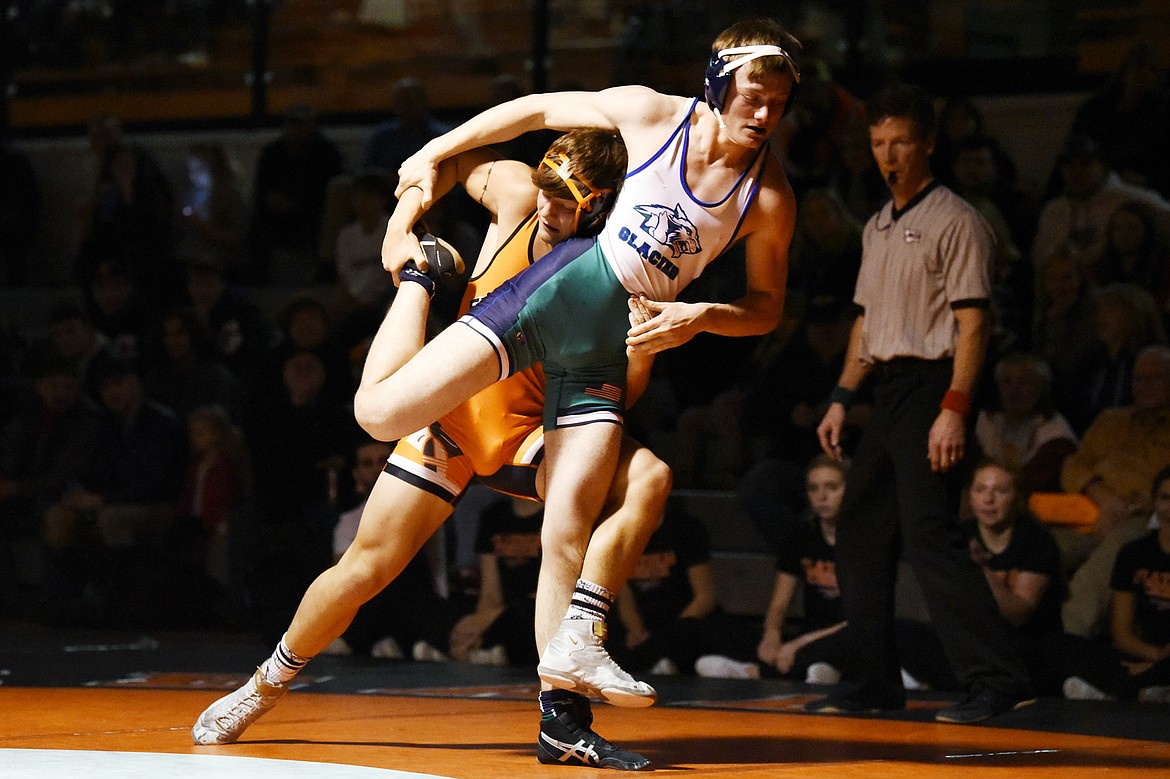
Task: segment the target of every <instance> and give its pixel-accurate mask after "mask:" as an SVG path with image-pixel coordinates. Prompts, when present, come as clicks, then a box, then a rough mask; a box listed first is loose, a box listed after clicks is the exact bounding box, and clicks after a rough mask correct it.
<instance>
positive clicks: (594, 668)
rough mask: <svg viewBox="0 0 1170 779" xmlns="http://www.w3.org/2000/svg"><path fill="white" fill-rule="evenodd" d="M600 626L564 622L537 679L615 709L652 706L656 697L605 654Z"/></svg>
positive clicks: (547, 652)
mask: <svg viewBox="0 0 1170 779" xmlns="http://www.w3.org/2000/svg"><path fill="white" fill-rule="evenodd" d="M605 637H606V628H605V624H604V623H602V622H592V621H589V620H584V619H566V620H564V621H562V622H561V626H560V627H559V628H558V629H557V632H556V633H555V634H554V635H553V637H552V640H551V641H549V642H548V648H547V649H545V650H544V655H543V656H542V657H541V658H540V665H538V666H537V668H536V671H537V673H538V674H540V678H541V679H542V680H543V681H545V682H548V683H549V684H551V685H552V686H553V687H559V688H561V689H563V690H574V691H576V692H579V693H581V694H583V695H589V696H592V697H594V698H600V699H601V700H603V701H605V702H606V703H612V704H613V705H614V706H625V707H629V708H640V707H643V706H651V705H653V704H654V701H655V700H657V699H658V693H657V692H655V691H654V688H653V687H651V686H650V685H648V684H646V683H645V682H639V681H638V680H636V679H634V677H632V676H630V675H629V674H628V673H626V672H625V671H623V670H622V668H621V666H619V665H618V664H617V663H615V662H614V661H613V658H612V657H610V656H609V652H606V651H605Z"/></svg>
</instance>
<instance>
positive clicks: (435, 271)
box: [398, 233, 466, 297]
mask: <svg viewBox="0 0 1170 779" xmlns="http://www.w3.org/2000/svg"><path fill="white" fill-rule="evenodd" d="M418 245H419V246H421V247H422V251H423V257H424V258H425V259H426V261H427V269H426V270H425V271H424V270H420V269H419V267H418V265H417V264H416V263H415V261H414V260H411V261H410V262H408V263H406V265H404V266H403V268H402V270H401V271H399V273H398V280H399V281H413V282H415V283H416V284H421V285H422V287H423V289H425V290H426V291H427V295H429V296H430V297H434V296H435V289H436V288H437V286H438V284H439V281H440V280H441V279H444V278H447V277H449V276H457V275H459V274H460V273H462V272H463V271H464V269H465V268H466V265H464V263H463V257H462V255H460V254H459V250H457V249H456V248H455V247H454V246H452V245H451V244H449V243H447V242H446V241H444V240H443V239H442V238H439V237H436V236H434V235H431V234H430V233H425V234H424V235H423V236H422V237H421V238H419V239H418Z"/></svg>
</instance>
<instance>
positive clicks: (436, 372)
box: [353, 323, 616, 451]
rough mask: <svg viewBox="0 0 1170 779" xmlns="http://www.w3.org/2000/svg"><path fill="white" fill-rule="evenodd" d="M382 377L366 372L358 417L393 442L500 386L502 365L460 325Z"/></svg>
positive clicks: (359, 394) (367, 428)
mask: <svg viewBox="0 0 1170 779" xmlns="http://www.w3.org/2000/svg"><path fill="white" fill-rule="evenodd" d="M383 324H385V323H383ZM383 334H384V333H382V332H379V335H383ZM385 335H387V336H388V337H389V336H392V333H389V332H387V333H385ZM383 340H386V339H383ZM367 373H368V375H367ZM380 373H382V372H381V371H373V370H371V371H368V372H365V371H364V372H363V374H362V381H361V384H360V385H359V386H358V391H357V394H356V395H355V396H354V401H353V410H354V417H355V418H356V419H357V422H358V424H359V425H361V426H362V428H363V429H365V431H366V432H368V433H369V434H370V435H372V436H373V437H374V438H377V439H379V440H382V441H393V440H395V439H397V438H401V437H402V436H405V435H410V434H411V433H413V432H414V431H416V430H421V429H422V428H423V427H426V426H427V425H429V424H430V423H431V422H434V421H435V420H436V419H438V418H440V417H442V416H443V415H444V414H446V413H447V412H449V411H451V409H453V408H455V407H456V406H458V405H459V404H460V403H462V402H463V401H465V400H467V399H468V398H470V397H471V396H472V395H474V394H475V393H477V392H479V391H480V390H481V389H483V388H484V387H487V386H488V385H490V384H492V383H493V382H495V381H497V380H498V379H499V378H500V365H499V357H498V356H497V355H496V352H495V350H494V349H493V348H492V346H491V345H490V344H489V343H488V341H487V340H486V339H485V338H483V336H481V335H479V334H477V333H476V332H475V331H474V330H472V329H471V328H470V327H467V326H465V325H462V324H458V323H456V324H453V325H451V326H450V327H448V328H447V329H445V330H444V331H443V332H441V333H439V335H438V336H436V337H435V339H434V340H432V341H431V342H430V343H428V344H427V345H426V346H424V347H423V348H422V350H421V351H419V352H418V354H416V355H415V356H414V357H411V358H410V359H409V360H407V362H406V363H405V364H404V365H402V367H400V368H398V369H397V370H394V371H391V372H390V373H388V374H387V375H384V376H380V375H379V374H380ZM615 451H616V447H615Z"/></svg>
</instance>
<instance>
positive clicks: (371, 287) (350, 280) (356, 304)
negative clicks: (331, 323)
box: [335, 173, 394, 333]
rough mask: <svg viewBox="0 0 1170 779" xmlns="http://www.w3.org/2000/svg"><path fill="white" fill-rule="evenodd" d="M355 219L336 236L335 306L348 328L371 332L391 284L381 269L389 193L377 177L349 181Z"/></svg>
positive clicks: (379, 318) (382, 178) (383, 179)
mask: <svg viewBox="0 0 1170 779" xmlns="http://www.w3.org/2000/svg"><path fill="white" fill-rule="evenodd" d="M352 192H353V197H352V203H353V211H354V214H355V218H354V220H353V221H352V222H350V223H349V224H347V225H346V226H345V227H343V228H342V229H341V232H340V233H339V234H338V236H337V250H336V257H335V260H336V262H337V280H338V282H339V283H338V292H339V295H338V298H339V300H338V304H337V305H336V306H335V308H336V310H337V311H338V313H339V314H341V315H342V316H343V317H346V318H348V319H349V324H348V327H345V328H344V329H352V330H354V331H355V332H356V331H362V332H366V333H369V332H373V331H374V330H376V329H377V327H378V324H379V323H380V322H381V321H382V314H383V313H385V310H386V306H387V305H388V304H389V301H390V298H391V297H392V296H393V294H394V282H393V280H392V278H391V276H390V274H389V273H387V272H386V270H385V268H383V267H382V239H383V238H384V237H385V235H386V221H387V220H388V219H389V218H390V204H391V203H392V202H393V197H394V195H393V191H392V190H391V189H390V185H389V184H388V183H387V182H386V177H385V175H383V174H381V173H364V174H362V175H359V176H356V177H355V178H354V180H353V188H352Z"/></svg>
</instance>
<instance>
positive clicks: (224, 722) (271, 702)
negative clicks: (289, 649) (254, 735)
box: [191, 668, 288, 744]
mask: <svg viewBox="0 0 1170 779" xmlns="http://www.w3.org/2000/svg"><path fill="white" fill-rule="evenodd" d="M286 692H288V685H285V684H272V683H271V682H268V681H267V680H265V678H264V674H263V673H262V672H261V671H260V669H259V668H257V669H256V673H254V674H252V678H250V679H248V681H247V682H246V683H245V684H244V686H243V687H241V688H240V689H238V690H236V691H235V692H233V693H229V694H228V695H225V696H223V697H222V698H220V699H219V700H217V701H216V702H215V703H213V704H211V705H210V706H208V707H207V709H206V710H204V712H203V713H202V714H200V715H199V719H197V720H196V721H195V726H194V727H192V728H191V739H192V740H193V741H194V742H195V743H196V744H230V743H232V742H233V741H235V740H236V739H238V738H239V737H240V736H241V735H243V733H244V731H245V730H247V729H248V726H249V725H251V724H252V723H253V722H255V721H256V720H258V719H260V716H261V715H262V714H264V712H266V711H268V710H269V709H271V708H272V707H273V706H275V705H276V702H277V701H279V700H280V699H281V698H282V697H283V696H284V694H285V693H286Z"/></svg>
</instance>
